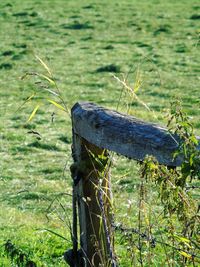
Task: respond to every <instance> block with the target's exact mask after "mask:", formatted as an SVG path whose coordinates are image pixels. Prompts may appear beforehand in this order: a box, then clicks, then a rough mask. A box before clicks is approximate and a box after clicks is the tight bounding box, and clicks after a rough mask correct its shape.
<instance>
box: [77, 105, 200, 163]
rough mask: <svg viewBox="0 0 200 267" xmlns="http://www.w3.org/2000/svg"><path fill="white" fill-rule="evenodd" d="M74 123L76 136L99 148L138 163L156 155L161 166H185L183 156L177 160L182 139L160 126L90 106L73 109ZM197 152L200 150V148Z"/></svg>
mask: <svg viewBox="0 0 200 267" xmlns="http://www.w3.org/2000/svg"><path fill="white" fill-rule="evenodd" d="M72 122H73V131H74V132H75V133H76V134H78V135H80V136H81V137H83V138H85V139H86V140H87V141H88V142H90V143H92V144H94V145H96V146H98V147H101V148H105V149H108V150H111V151H114V152H116V153H119V154H121V155H124V156H126V157H129V158H132V159H135V160H138V161H142V160H144V158H145V157H146V156H147V155H152V156H154V157H155V158H156V159H157V160H158V162H159V163H160V164H164V165H167V166H178V165H180V164H181V161H182V159H181V156H179V157H177V158H175V159H174V157H173V154H174V152H175V151H176V150H177V148H178V143H179V141H180V140H179V138H178V136H175V135H173V136H172V134H170V133H169V131H167V130H166V129H165V128H163V127H161V126H158V125H156V124H152V123H147V122H144V121H141V120H138V119H136V118H134V117H132V116H128V115H125V114H121V113H119V112H116V111H113V110H109V109H105V108H102V107H100V106H97V105H96V104H93V103H88V102H79V103H76V104H75V105H74V106H73V108H72ZM198 140H200V138H199V137H198ZM197 149H199V150H200V144H199V145H198V148H197Z"/></svg>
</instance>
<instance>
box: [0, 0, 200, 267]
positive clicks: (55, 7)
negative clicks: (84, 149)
mask: <svg viewBox="0 0 200 267" xmlns="http://www.w3.org/2000/svg"><path fill="white" fill-rule="evenodd" d="M199 12H200V5H199V3H198V1H196V0H190V1H186V0H182V1H171V0H170V1H161V0H160V1H159V0H151V1H147V0H143V1H136V0H134V1H133V0H123V1H90V2H88V1H64V0H63V1H62V0H58V1H50V0H46V1H42V0H37V1H35V0H29V1H25V0H23V1H17V0H14V1H7V0H2V1H1V2H0V25H1V27H0V40H1V42H0V114H1V120H0V142H1V143H0V144H1V146H0V157H1V162H0V201H1V202H0V203H1V209H0V213H1V216H0V227H1V235H0V247H1V245H2V244H3V242H4V240H8V239H11V240H12V241H13V242H14V243H15V244H16V245H18V246H19V247H20V248H21V249H24V250H28V252H30V253H31V257H32V259H33V260H35V261H36V262H37V263H38V266H48V267H49V266H64V263H63V261H62V259H61V258H62V254H63V252H64V251H65V250H66V249H67V248H69V247H71V243H70V241H64V240H62V239H60V238H58V237H57V236H55V235H53V234H50V233H49V232H45V231H41V232H40V231H38V230H37V229H38V228H41V229H44V228H45V229H46V228H47V229H51V230H53V231H55V232H57V233H59V234H61V235H63V236H64V237H66V238H67V239H70V233H69V229H68V228H67V227H66V218H65V219H64V220H63V221H62V220H61V219H60V218H59V217H60V214H61V215H62V216H69V217H70V216H71V208H70V207H71V206H70V205H71V198H70V197H69V196H65V195H64V193H69V194H70V193H71V178H70V172H69V166H70V164H71V161H72V159H71V154H70V153H71V122H70V118H69V117H67V116H65V114H64V113H62V112H61V111H59V110H57V109H56V108H55V107H53V106H52V105H47V104H43V106H42V107H41V108H40V110H39V112H38V113H37V116H36V117H35V118H34V119H33V121H32V122H31V123H29V124H26V120H27V119H28V117H29V116H30V114H31V112H32V110H33V108H34V107H35V102H32V103H30V104H29V105H27V106H24V107H23V108H22V109H21V110H18V108H19V106H20V105H21V104H22V103H23V101H24V100H25V99H26V98H27V97H29V96H30V95H31V94H32V92H33V89H34V80H31V79H30V80H26V81H25V82H24V81H21V80H20V79H19V77H20V76H22V75H23V74H24V73H25V72H26V71H37V72H44V69H43V68H42V67H41V66H40V64H39V63H38V61H37V60H35V58H34V56H33V54H34V53H35V54H37V55H39V56H40V57H41V58H42V59H43V60H44V61H45V62H47V63H48V66H49V67H50V68H51V70H52V72H53V74H54V75H55V77H56V81H57V83H58V85H59V88H60V90H61V92H62V95H63V98H64V99H65V100H66V102H67V105H68V107H69V108H71V107H72V105H73V104H74V103H75V102H76V101H79V100H85V101H93V102H96V103H98V104H100V105H103V106H105V107H109V108H113V109H115V108H116V107H117V104H118V100H119V97H120V94H121V85H120V84H118V82H117V81H116V80H115V79H114V78H113V76H112V72H114V74H115V75H117V76H118V77H121V74H122V73H123V74H125V75H126V74H127V73H128V72H130V73H129V76H128V81H129V83H130V84H133V83H134V80H135V78H136V71H135V69H136V68H138V66H139V71H140V74H141V77H142V81H143V84H142V87H141V89H140V90H139V91H138V96H139V97H140V98H141V99H142V100H143V101H144V102H145V103H146V104H148V106H149V107H150V108H152V110H154V112H155V116H154V115H153V113H151V112H148V111H147V110H145V109H144V107H143V106H142V105H140V104H138V102H136V101H133V102H132V103H131V110H130V112H131V114H132V115H134V116H136V117H139V118H141V119H144V120H147V121H154V122H158V123H160V124H165V118H164V114H165V110H166V109H167V108H169V103H170V101H171V100H173V99H174V98H175V97H177V96H179V97H181V98H182V99H183V106H184V107H185V109H186V110H187V112H188V114H189V115H190V116H191V118H192V122H193V124H194V126H195V131H196V133H197V134H198V133H199V129H200V123H199V115H200V94H199V84H200V82H199V70H200V69H199V66H200V65H199V63H200V62H199V33H200V22H199ZM38 101H40V99H39V98H38ZM120 110H121V111H125V110H126V106H125V105H121V106H120ZM52 112H55V119H54V122H53V123H52V121H51V114H52ZM30 130H35V131H37V132H39V133H40V135H41V140H39V141H38V140H37V139H36V136H35V135H34V134H30V133H28V131H30ZM118 161H119V162H120V163H117V164H116V166H115V168H114V171H113V191H114V196H115V197H116V199H117V201H118V202H120V203H122V204H121V208H120V209H119V210H118V209H117V216H118V217H119V219H120V220H123V216H124V214H126V210H127V201H128V200H131V201H132V200H133V201H136V200H135V199H136V194H135V193H134V192H135V191H136V190H135V189H136V188H137V177H138V175H137V173H136V171H135V168H134V167H132V162H131V163H130V162H127V160H121V159H117V162H118ZM119 165H120V166H119ZM129 169H131V171H129ZM124 175H125V176H126V177H123V176H124ZM119 190H121V191H120V193H119ZM121 192H123V194H121ZM59 202H61V203H62V204H63V205H64V207H65V208H66V210H65V211H63V210H62V209H61V207H60V204H59ZM51 204H52V206H51V208H50V209H49V210H48V207H49V206H50V205H51ZM60 209H61V210H60ZM47 215H49V217H48V219H47ZM122 255H123V257H122V260H121V262H122V264H121V266H126V267H127V265H126V260H125V259H126V255H125V252H123V253H122ZM0 257H1V260H0V262H3V263H2V265H1V266H5V267H7V266H10V263H9V260H8V259H7V257H5V256H4V255H3V252H1V254H0ZM123 262H124V263H123ZM158 266H159V265H158Z"/></svg>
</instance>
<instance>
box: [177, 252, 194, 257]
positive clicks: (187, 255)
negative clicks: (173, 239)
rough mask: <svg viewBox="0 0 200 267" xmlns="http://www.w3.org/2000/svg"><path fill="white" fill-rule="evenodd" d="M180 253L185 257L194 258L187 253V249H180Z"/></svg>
mask: <svg viewBox="0 0 200 267" xmlns="http://www.w3.org/2000/svg"><path fill="white" fill-rule="evenodd" d="M179 253H180V254H181V255H182V256H183V257H185V258H188V259H191V258H192V256H191V255H190V254H188V253H186V252H185V251H180V252H179Z"/></svg>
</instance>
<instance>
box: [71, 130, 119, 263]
mask: <svg viewBox="0 0 200 267" xmlns="http://www.w3.org/2000/svg"><path fill="white" fill-rule="evenodd" d="M72 154H73V159H74V164H73V165H72V167H71V172H72V178H73V182H74V190H73V193H74V198H75V199H76V201H77V204H78V217H79V225H80V250H79V253H78V254H77V253H76V251H74V253H73V255H74V258H75V257H76V256H75V255H78V257H79V259H78V260H77V259H76V263H73V264H72V265H71V266H84V267H91V266H94V267H100V266H102V267H109V266H112V267H114V266H117V265H116V262H115V259H114V252H113V251H114V244H113V243H114V242H113V231H112V195H111V188H110V175H109V167H110V158H109V154H108V152H107V151H106V150H104V149H101V148H99V147H97V146H95V145H93V144H91V143H89V142H87V141H86V140H85V139H83V138H82V137H80V136H79V135H77V134H75V133H73V147H72ZM73 209H74V222H73V224H76V223H77V222H76V218H75V217H76V206H75V205H74V207H73ZM73 229H74V231H73V232H74V233H73V236H74V237H75V239H77V234H76V231H77V226H76V225H73ZM74 244H75V245H74V246H75V249H74V250H76V247H77V240H74Z"/></svg>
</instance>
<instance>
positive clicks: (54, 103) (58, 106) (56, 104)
mask: <svg viewBox="0 0 200 267" xmlns="http://www.w3.org/2000/svg"><path fill="white" fill-rule="evenodd" d="M47 100H48V101H49V102H50V103H51V104H53V105H54V106H56V107H57V108H59V109H61V110H63V111H66V109H65V108H64V107H63V106H61V105H60V104H59V103H57V102H55V101H54V100H51V99H47Z"/></svg>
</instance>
